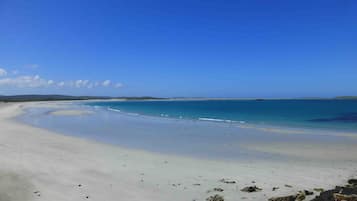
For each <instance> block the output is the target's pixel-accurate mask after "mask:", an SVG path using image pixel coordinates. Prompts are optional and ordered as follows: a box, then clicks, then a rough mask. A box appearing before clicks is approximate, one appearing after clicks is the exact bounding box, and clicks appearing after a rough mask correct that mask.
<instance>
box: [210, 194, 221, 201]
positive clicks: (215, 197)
mask: <svg viewBox="0 0 357 201" xmlns="http://www.w3.org/2000/svg"><path fill="white" fill-rule="evenodd" d="M206 200H207V201H224V198H223V196H221V195H218V194H216V195H213V196H210V197H208V198H207V199H206Z"/></svg>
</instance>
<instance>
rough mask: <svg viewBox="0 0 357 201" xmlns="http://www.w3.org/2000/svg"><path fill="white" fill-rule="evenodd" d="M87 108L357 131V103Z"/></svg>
mask: <svg viewBox="0 0 357 201" xmlns="http://www.w3.org/2000/svg"><path fill="white" fill-rule="evenodd" d="M87 105H90V106H99V107H103V108H107V109H109V110H113V111H121V112H125V113H133V114H140V115H149V116H156V117H169V118H176V119H190V120H201V121H215V122H225V123H241V124H244V123H247V124H255V125H260V126H284V127H285V126H286V127H294V128H318V129H328V130H339V131H357V101H356V100H264V101H256V100H199V101H116V102H113V101H110V102H92V103H88V104H87Z"/></svg>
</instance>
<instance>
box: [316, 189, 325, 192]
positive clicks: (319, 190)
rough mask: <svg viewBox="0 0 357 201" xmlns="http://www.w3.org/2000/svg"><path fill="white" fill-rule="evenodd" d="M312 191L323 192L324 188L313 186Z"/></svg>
mask: <svg viewBox="0 0 357 201" xmlns="http://www.w3.org/2000/svg"><path fill="white" fill-rule="evenodd" d="M314 191H316V192H323V191H324V189H323V188H314Z"/></svg>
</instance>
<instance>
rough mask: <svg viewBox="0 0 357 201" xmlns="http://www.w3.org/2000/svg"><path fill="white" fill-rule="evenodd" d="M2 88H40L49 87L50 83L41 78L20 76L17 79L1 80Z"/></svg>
mask: <svg viewBox="0 0 357 201" xmlns="http://www.w3.org/2000/svg"><path fill="white" fill-rule="evenodd" d="M0 86H7V87H20V88H25V87H28V88H38V87H45V86H48V81H47V80H45V79H42V78H41V77H40V76H38V75H35V76H19V77H15V78H3V79H0Z"/></svg>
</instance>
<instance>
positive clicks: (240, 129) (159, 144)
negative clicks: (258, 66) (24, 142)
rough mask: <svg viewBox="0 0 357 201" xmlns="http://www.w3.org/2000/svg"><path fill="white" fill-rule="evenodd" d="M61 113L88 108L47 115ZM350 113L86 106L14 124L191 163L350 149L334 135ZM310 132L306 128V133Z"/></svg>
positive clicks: (348, 105) (247, 104)
mask: <svg viewBox="0 0 357 201" xmlns="http://www.w3.org/2000/svg"><path fill="white" fill-rule="evenodd" d="M67 109H75V110H78V109H80V110H90V111H92V114H90V115H79V116H66V115H63V116H62V115H53V114H52V112H54V111H57V110H67ZM355 109H356V102H353V101H341V102H339V101H332V102H329V101H326V102H325V101H303V102H300V101H257V102H255V101H136V102H135V101H128V102H89V103H74V104H66V105H65V107H64V108H62V107H60V108H51V107H48V108H46V107H42V108H41V107H40V108H39V107H35V108H28V109H27V110H26V112H25V113H24V114H23V115H21V116H19V117H18V118H17V119H18V120H19V121H21V122H24V123H27V124H30V125H32V126H35V127H40V128H44V129H48V130H51V131H55V132H57V133H61V134H64V135H70V136H75V137H80V138H85V139H90V140H95V141H98V142H102V143H108V144H112V145H117V146H120V147H125V148H130V149H140V150H145V151H150V152H158V153H164V154H175V155H184V156H189V157H197V158H214V159H225V160H240V159H247V160H251V159H264V160H265V159H267V160H281V159H284V156H282V155H274V154H269V153H262V152H256V151H252V150H251V149H249V146H251V145H254V144H260V143H264V144H269V143H289V142H293V143H302V144H304V143H312V144H314V143H316V144H326V147H328V146H329V145H331V144H336V143H342V144H348V143H352V144H356V143H357V141H356V140H357V139H356V138H354V137H352V138H351V137H347V136H344V135H341V134H344V133H345V132H341V130H349V131H351V130H352V131H355V130H356V125H355V124H356V122H355V119H354V118H353V113H354V111H356V110H355ZM350 115H352V117H351V116H350ZM330 124H331V125H330ZM281 125H283V126H281ZM312 125H313V126H312ZM311 126H312V127H313V129H310V128H307V127H311ZM321 127H322V129H320V128H321ZM261 128H275V129H261ZM330 128H331V129H330ZM276 129H278V130H279V131H281V132H277V130H276ZM336 129H337V130H339V131H338V132H336V131H335V130H336ZM292 131H299V132H298V133H297V134H292ZM293 133H294V132H293ZM354 133H356V132H348V134H352V135H354Z"/></svg>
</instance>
